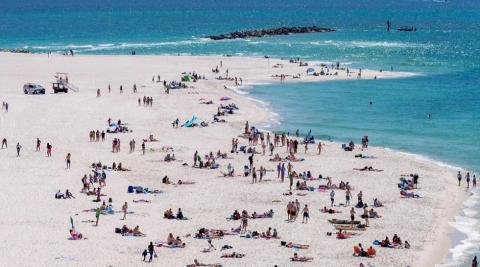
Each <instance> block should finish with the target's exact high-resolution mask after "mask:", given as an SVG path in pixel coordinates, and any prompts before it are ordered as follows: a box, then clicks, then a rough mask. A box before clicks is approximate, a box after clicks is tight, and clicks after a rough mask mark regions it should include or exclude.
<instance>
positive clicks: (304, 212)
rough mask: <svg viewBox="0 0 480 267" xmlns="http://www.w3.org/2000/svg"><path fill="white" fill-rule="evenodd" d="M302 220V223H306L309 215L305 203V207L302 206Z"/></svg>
mask: <svg viewBox="0 0 480 267" xmlns="http://www.w3.org/2000/svg"><path fill="white" fill-rule="evenodd" d="M302 213H303V220H302V223H308V218H309V217H310V215H309V212H308V205H307V204H305V207H304V208H303V211H302Z"/></svg>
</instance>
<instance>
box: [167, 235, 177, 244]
mask: <svg viewBox="0 0 480 267" xmlns="http://www.w3.org/2000/svg"><path fill="white" fill-rule="evenodd" d="M175 243H176V239H175V237H173V234H172V233H169V234H168V237H167V244H168V245H173V244H175Z"/></svg>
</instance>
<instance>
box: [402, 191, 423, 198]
mask: <svg viewBox="0 0 480 267" xmlns="http://www.w3.org/2000/svg"><path fill="white" fill-rule="evenodd" d="M400 195H401V196H402V197H404V198H420V195H418V194H415V193H413V192H410V193H407V191H405V190H400Z"/></svg>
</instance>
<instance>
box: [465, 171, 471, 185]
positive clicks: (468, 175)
mask: <svg viewBox="0 0 480 267" xmlns="http://www.w3.org/2000/svg"><path fill="white" fill-rule="evenodd" d="M465 180H467V188H470V172H467V174H466V175H465Z"/></svg>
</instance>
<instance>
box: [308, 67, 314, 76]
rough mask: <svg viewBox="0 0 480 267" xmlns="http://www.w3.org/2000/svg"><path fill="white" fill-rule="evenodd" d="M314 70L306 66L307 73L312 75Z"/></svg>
mask: <svg viewBox="0 0 480 267" xmlns="http://www.w3.org/2000/svg"><path fill="white" fill-rule="evenodd" d="M314 72H315V69H314V68H308V69H307V75H313V73H314Z"/></svg>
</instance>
